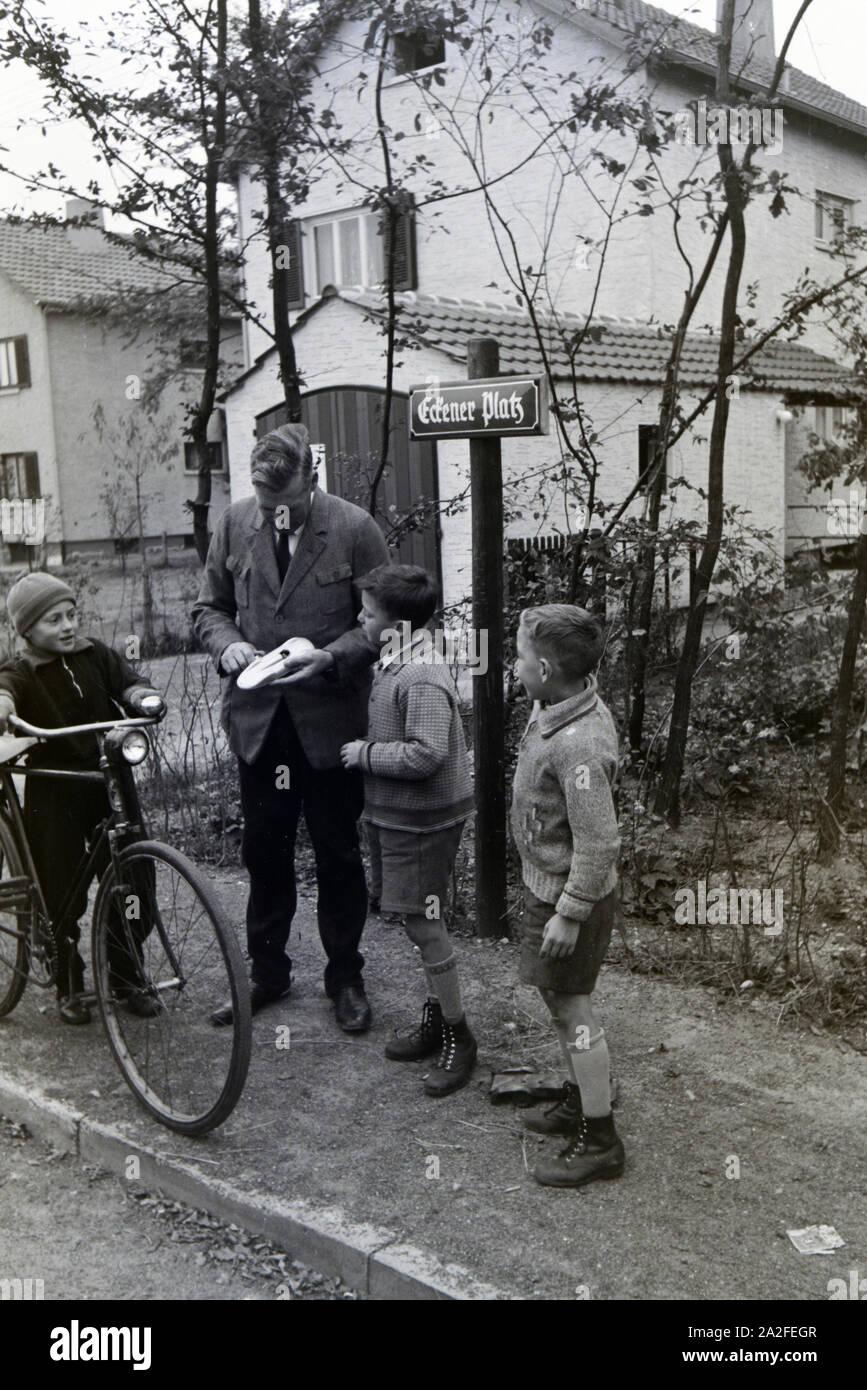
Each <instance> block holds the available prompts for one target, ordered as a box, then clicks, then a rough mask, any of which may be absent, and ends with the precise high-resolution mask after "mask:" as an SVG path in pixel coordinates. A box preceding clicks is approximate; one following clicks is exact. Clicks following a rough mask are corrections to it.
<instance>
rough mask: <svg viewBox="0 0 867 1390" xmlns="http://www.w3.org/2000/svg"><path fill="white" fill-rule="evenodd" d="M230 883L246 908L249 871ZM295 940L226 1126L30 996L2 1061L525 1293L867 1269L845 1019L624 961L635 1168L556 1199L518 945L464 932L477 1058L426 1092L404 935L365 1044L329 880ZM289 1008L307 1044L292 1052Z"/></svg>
mask: <svg viewBox="0 0 867 1390" xmlns="http://www.w3.org/2000/svg"><path fill="white" fill-rule="evenodd" d="M215 878H216V882H217V884H218V887H219V891H220V893H221V896H222V898H223V901H224V903H225V904H226V906H227V908H228V909H229V912H230V915H231V917H232V920H233V921H234V922H235V923H236V924H240V923H241V922H242V920H243V905H244V901H245V883H244V880H243V877H242V875H241V874H239V873H238V872H237V871H235V872H226V871H222V872H218V873H217V874H216V875H215ZM292 949H293V959H294V962H295V984H294V986H293V993H292V996H291V998H290V999H289V1000H287V1001H285V1002H281V1004H279V1005H278V1006H276V1007H275V1008H273V1009H270V1010H267V1011H263V1013H261V1014H260V1015H259V1016H258V1017H257V1018H256V1019H255V1021H254V1048H253V1059H252V1063H251V1068H250V1076H249V1079H248V1083H247V1087H246V1091H245V1093H244V1095H243V1097H242V1099H241V1101H240V1103H239V1105H238V1107H237V1109H236V1110H235V1112H234V1113H233V1114H232V1115H231V1116H230V1117H229V1119H228V1120H227V1122H226V1123H225V1124H224V1125H223V1127H222V1128H221V1129H220V1130H219V1131H217V1132H215V1133H214V1134H212V1135H210V1136H208V1137H207V1138H206V1139H203V1140H198V1141H187V1140H183V1139H182V1138H180V1137H178V1136H176V1135H169V1134H168V1132H167V1131H165V1130H161V1129H160V1128H159V1126H158V1125H156V1124H154V1123H152V1122H151V1121H150V1120H149V1119H148V1117H146V1116H144V1115H143V1114H142V1113H141V1112H140V1111H138V1110H137V1108H136V1106H135V1103H134V1102H133V1100H132V1098H131V1096H130V1094H129V1093H128V1091H127V1089H126V1086H125V1083H124V1082H123V1081H122V1079H121V1078H120V1075H119V1074H118V1073H117V1072H116V1071H115V1069H114V1066H113V1063H112V1061H111V1058H110V1055H109V1052H108V1048H107V1045H106V1043H105V1040H104V1038H103V1037H102V1035H101V1032H100V1029H99V1026H98V1025H94V1026H93V1027H91V1028H82V1029H68V1028H64V1027H63V1025H61V1024H60V1023H59V1021H58V1020H57V1019H56V1017H55V1015H54V1013H53V1010H52V1009H51V1007H50V1006H49V1005H48V1004H47V1002H46V1000H45V998H44V997H42V996H40V995H39V993H38V992H37V991H36V990H34V989H32V988H31V989H29V990H28V991H27V993H26V994H25V997H24V999H23V1000H22V1002H21V1004H19V1006H18V1008H17V1010H16V1011H15V1013H14V1014H12V1015H11V1016H10V1017H9V1018H8V1019H6V1020H4V1021H3V1022H2V1023H0V1068H2V1070H3V1072H4V1073H5V1074H7V1075H9V1076H11V1077H12V1078H14V1079H16V1080H21V1081H24V1082H27V1081H29V1082H31V1083H32V1084H36V1085H38V1086H39V1087H40V1088H41V1089H42V1090H43V1091H45V1092H47V1093H48V1094H49V1095H51V1096H54V1097H57V1098H62V1099H64V1100H66V1101H67V1102H70V1103H72V1104H74V1105H76V1106H78V1107H79V1108H81V1109H83V1110H84V1111H85V1112H86V1113H87V1114H88V1115H89V1116H91V1117H92V1118H94V1119H97V1120H104V1121H111V1122H113V1123H119V1124H121V1126H122V1127H125V1128H127V1129H128V1130H129V1132H130V1134H131V1135H135V1136H137V1137H138V1138H139V1139H140V1140H141V1141H142V1142H143V1143H145V1144H147V1145H148V1146H149V1147H151V1148H156V1149H157V1150H159V1151H161V1152H165V1153H171V1154H174V1155H178V1156H184V1157H186V1158H187V1159H188V1160H189V1161H191V1162H193V1163H194V1164H195V1163H196V1162H197V1161H198V1162H199V1163H200V1165H201V1166H202V1168H203V1171H206V1172H209V1173H211V1174H217V1175H218V1176H219V1177H220V1178H222V1179H225V1180H226V1181H228V1182H231V1183H232V1184H234V1185H236V1186H239V1187H241V1188H242V1189H244V1190H246V1191H252V1192H261V1193H268V1194H273V1195H276V1196H278V1197H284V1198H294V1197H303V1198H306V1199H308V1200H310V1201H312V1202H319V1203H321V1204H322V1205H328V1206H338V1207H340V1208H342V1209H343V1211H344V1212H345V1214H346V1215H347V1216H348V1217H349V1218H350V1219H352V1220H355V1221H365V1220H368V1221H371V1222H373V1223H375V1224H376V1225H377V1226H380V1227H385V1228H387V1229H389V1230H391V1231H394V1232H396V1233H398V1234H399V1235H401V1236H402V1237H403V1238H404V1239H406V1240H408V1241H411V1242H412V1243H414V1244H416V1245H418V1246H421V1247H422V1248H424V1249H427V1250H428V1251H430V1252H432V1253H434V1254H436V1255H437V1256H438V1257H439V1258H440V1259H442V1260H446V1261H457V1262H458V1263H460V1264H463V1265H465V1266H467V1267H469V1268H470V1269H471V1270H472V1271H473V1273H475V1274H476V1275H477V1276H478V1277H480V1278H483V1279H485V1280H486V1281H488V1282H491V1283H493V1284H495V1285H498V1286H499V1287H501V1288H503V1289H505V1290H507V1291H508V1292H510V1293H512V1294H515V1295H517V1296H519V1297H522V1298H535V1299H544V1300H560V1299H572V1298H576V1297H584V1296H586V1295H588V1294H589V1296H590V1297H591V1298H593V1299H613V1298H623V1299H648V1298H650V1299H663V1300H680V1299H694V1298H699V1299H710V1300H714V1299H724V1298H739V1299H751V1300H770V1299H804V1300H823V1299H827V1297H828V1283H827V1281H828V1280H829V1279H831V1278H832V1277H843V1278H844V1279H845V1278H848V1272H849V1271H850V1270H851V1269H853V1268H859V1267H860V1268H861V1269H862V1270H863V1269H864V1268H865V1266H867V1205H865V1201H864V1198H865V1196H867V1174H865V1170H864V1166H863V1134H864V1130H865V1120H867V1086H865V1078H867V1060H865V1058H864V1057H862V1056H860V1055H859V1054H858V1053H857V1052H855V1051H854V1050H853V1049H852V1048H850V1047H848V1046H847V1045H846V1044H845V1043H843V1042H842V1041H841V1040H839V1039H835V1038H833V1037H832V1036H830V1035H822V1036H816V1035H815V1034H813V1033H810V1032H802V1031H798V1030H797V1029H796V1028H794V1027H793V1026H787V1025H786V1023H785V1022H783V1023H782V1024H781V1025H780V1026H777V1024H776V1021H775V1020H776V1017H777V1013H778V1009H776V1008H775V1007H774V1005H773V1003H772V1002H771V1001H766V1000H761V999H758V998H751V997H749V992H747V994H745V995H742V996H741V997H740V998H737V999H732V1000H731V1001H726V1000H724V999H720V998H719V997H717V996H716V995H715V994H714V993H713V992H711V991H709V990H707V989H701V988H698V987H687V986H684V985H680V984H672V983H667V982H664V981H660V980H657V979H653V978H649V977H647V976H642V975H637V974H630V973H629V972H628V971H627V970H625V969H624V968H622V967H620V966H614V965H609V966H607V967H606V968H605V969H604V970H603V973H602V977H601V980H600V985H599V989H598V995H597V998H598V1003H599V1013H600V1015H601V1017H602V1020H603V1023H604V1026H605V1028H606V1032H607V1035H608V1038H609V1042H610V1046H611V1051H612V1058H613V1065H614V1069H615V1072H616V1075H617V1077H618V1080H619V1085H620V1098H619V1103H618V1108H617V1111H616V1112H615V1113H616V1117H617V1125H618V1129H619V1131H620V1132H621V1134H622V1137H623V1139H624V1143H625V1146H626V1151H627V1171H626V1174H625V1176H624V1177H623V1178H622V1179H621V1180H620V1181H618V1182H614V1183H605V1184H598V1185H596V1186H593V1187H590V1188H588V1189H585V1190H584V1191H583V1192H581V1193H575V1192H568V1191H565V1192H564V1191H552V1190H550V1189H542V1188H540V1187H538V1186H537V1185H536V1184H534V1183H533V1181H532V1178H531V1176H530V1174H529V1171H528V1170H529V1169H530V1168H532V1165H533V1161H534V1159H535V1157H536V1155H537V1154H538V1153H539V1152H540V1151H542V1148H543V1145H546V1144H547V1146H548V1147H551V1146H553V1144H554V1143H556V1141H542V1140H538V1139H536V1138H534V1137H530V1136H527V1135H525V1134H524V1133H523V1131H522V1127H521V1115H520V1112H519V1111H516V1110H514V1109H512V1108H511V1107H509V1106H507V1107H501V1106H498V1107H494V1106H492V1105H491V1103H490V1101H489V1098H488V1087H489V1082H490V1075H491V1071H492V1069H493V1070H502V1069H503V1068H506V1067H509V1066H515V1065H518V1064H526V1063H529V1064H532V1065H537V1066H538V1067H540V1068H542V1069H547V1068H548V1067H556V1065H557V1052H556V1047H555V1045H554V1044H553V1041H552V1038H551V1036H550V1034H549V1030H548V1027H547V1025H546V1024H545V1021H544V1010H543V1007H542V1005H541V1001H539V1000H538V997H537V996H534V993H533V991H531V990H528V989H525V988H524V987H522V986H519V985H518V984H517V983H516V978H517V964H516V948H515V947H514V946H513V945H511V944H509V943H503V942H500V943H492V944H488V943H481V942H477V941H472V940H470V941H467V940H460V941H459V942H458V945H457V949H458V952H459V959H460V963H461V969H462V976H463V982H464V989H465V997H466V1003H467V1011H468V1015H469V1018H470V1021H471V1023H472V1024H473V1027H474V1029H475V1030H476V1032H477V1034H478V1036H479V1041H480V1060H479V1066H478V1071H477V1074H476V1076H475V1078H474V1080H473V1081H472V1082H471V1084H470V1085H469V1086H468V1087H467V1088H465V1089H464V1090H463V1091H461V1092H458V1093H457V1094H456V1095H454V1096H452V1097H449V1098H447V1099H445V1100H442V1101H434V1100H431V1099H428V1098H427V1097H425V1096H424V1095H423V1093H422V1088H421V1080H422V1077H423V1075H424V1073H425V1064H419V1065H415V1066H399V1065H396V1064H394V1063H389V1062H388V1061H386V1060H385V1058H384V1057H383V1052H382V1049H383V1044H384V1042H385V1039H386V1037H387V1034H388V1032H389V1031H390V1029H391V1028H392V1027H393V1026H395V1025H397V1026H405V1025H407V1024H408V1023H410V1022H413V1021H414V1018H415V1015H416V1013H417V1010H418V1006H419V1003H420V1000H421V997H422V996H421V971H420V968H419V963H418V957H417V955H416V954H415V952H414V950H413V949H412V948H411V947H409V945H408V943H407V942H406V940H405V939H404V938H403V936H402V933H401V930H400V928H399V927H397V926H389V925H387V924H385V923H383V922H382V921H381V920H380V919H379V918H377V917H373V918H371V920H370V921H369V923H368V927H367V929H366V935H365V951H366V954H367V956H368V964H367V968H366V972H365V973H366V979H367V984H368V990H369V993H370V996H371V1001H372V1005H373V1009H374V1015H375V1022H374V1027H373V1029H372V1031H371V1032H370V1033H369V1034H368V1035H366V1036H362V1037H347V1036H346V1035H344V1034H343V1033H341V1032H340V1030H339V1029H338V1028H337V1026H336V1024H335V1022H334V1020H333V1016H332V1013H331V1009H330V1006H329V1005H328V1002H327V1000H325V998H324V997H323V994H322V990H321V970H322V965H323V956H322V951H321V946H320V944H319V941H318V934H317V931H316V927H315V917H314V912H313V901H312V900H311V898H310V896H309V894H305V895H303V896H302V899H301V902H300V906H299V913H298V917H297V919H296V923H295V927H294V928H293V946H292ZM40 1005H41V1006H42V1008H43V1009H45V1012H44V1013H43V1012H40ZM284 1024H288V1025H289V1027H290V1048H289V1050H288V1051H285V1050H280V1049H278V1047H277V1039H278V1037H279V1033H278V1031H277V1030H278V1028H279V1027H280V1026H281V1025H284ZM733 1158H734V1159H736V1160H737V1163H736V1164H733V1163H732V1161H731V1160H732V1159H733ZM432 1159H436V1160H438V1162H436V1163H433V1162H431V1160H432ZM735 1170H737V1171H738V1173H739V1176H737V1177H734V1176H727V1174H733V1173H734V1171H735ZM820 1223H826V1224H831V1225H833V1226H835V1227H836V1229H837V1230H838V1231H839V1233H840V1234H841V1236H842V1237H843V1239H844V1240H845V1242H846V1244H845V1246H844V1247H843V1248H842V1249H840V1250H838V1251H837V1252H835V1254H834V1255H832V1256H828V1257H826V1258H822V1259H820V1258H818V1257H810V1256H804V1255H800V1254H798V1253H797V1252H796V1251H795V1249H794V1248H793V1246H792V1245H791V1243H790V1241H789V1240H788V1238H787V1236H786V1231H787V1230H788V1229H794V1228H800V1227H803V1226H808V1225H814V1224H820Z"/></svg>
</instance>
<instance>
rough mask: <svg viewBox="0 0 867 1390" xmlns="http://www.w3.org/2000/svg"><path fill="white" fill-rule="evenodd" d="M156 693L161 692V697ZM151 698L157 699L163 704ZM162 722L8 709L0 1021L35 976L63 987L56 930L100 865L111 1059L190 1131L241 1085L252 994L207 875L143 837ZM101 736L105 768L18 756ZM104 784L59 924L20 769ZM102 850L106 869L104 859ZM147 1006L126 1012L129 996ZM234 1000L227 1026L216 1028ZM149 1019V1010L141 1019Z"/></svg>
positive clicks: (94, 940)
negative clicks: (53, 742) (33, 762)
mask: <svg viewBox="0 0 867 1390" xmlns="http://www.w3.org/2000/svg"><path fill="white" fill-rule="evenodd" d="M152 698H154V697H152ZM155 707H156V706H155V705H154V706H151V708H155ZM158 722H159V720H158V718H157V717H147V716H146V717H144V718H140V719H117V720H112V721H107V722H102V723H91V724H77V725H72V726H68V727H66V728H59V729H40V728H37V727H35V726H34V725H32V724H28V723H27V722H26V721H25V720H23V719H19V718H16V717H15V716H14V715H13V716H11V717H10V719H9V724H10V726H11V727H14V728H15V729H16V731H19V732H20V733H21V734H23V735H24V736H25V737H23V738H15V739H12V740H8V741H7V742H9V743H11V744H14V745H15V746H14V747H9V748H8V751H7V750H4V749H3V748H2V743H3V742H4V740H0V1018H2V1017H3V1016H5V1015H6V1014H9V1013H11V1011H12V1010H13V1009H14V1008H15V1006H16V1004H17V1003H18V1001H19V1000H20V998H21V996H22V994H23V992H24V989H25V987H26V985H27V982H28V979H29V980H30V981H31V982H32V983H33V984H35V985H37V986H38V987H40V988H42V989H49V988H51V987H52V986H53V985H55V984H56V982H57V945H56V943H57V939H58V938H59V937H61V935H65V934H66V928H67V927H70V926H73V925H74V923H73V922H72V921H70V909H71V907H72V904H73V903H74V902H75V899H76V897H77V896H78V897H79V901H80V894H81V893H82V892H86V891H87V890H89V888H90V886H91V884H92V883H93V880H94V878H95V877H96V875H97V872H98V869H99V868H100V867H101V868H102V874H101V879H100V883H99V888H98V890H97V894H96V900H95V903H94V908H93V919H92V935H91V968H92V971H93V980H94V988H93V990H92V991H81V992H80V993H79V994H78V995H77V996H75V997H76V998H78V999H79V1000H80V1001H81V1002H82V1003H85V1004H92V1003H93V1002H94V1001H96V1003H97V1004H98V1005H99V1011H100V1014H101V1016H102V1022H103V1026H104V1028H105V1032H106V1036H107V1037H108V1042H109V1046H110V1048H111V1051H112V1054H113V1056H114V1059H115V1061H116V1063H117V1065H118V1067H119V1068H120V1070H121V1072H122V1074H123V1076H124V1079H125V1080H126V1082H127V1084H128V1085H129V1087H130V1089H131V1090H132V1092H133V1094H134V1095H135V1097H136V1099H137V1100H138V1101H139V1102H140V1103H141V1104H142V1105H143V1106H144V1108H145V1109H146V1110H147V1111H149V1112H150V1114H151V1115H153V1116H154V1117H155V1118H156V1119H157V1120H159V1121H160V1122H161V1123H162V1124H164V1125H167V1126H168V1128H169V1129H173V1130H177V1131H178V1132H179V1133H181V1134H205V1133H207V1132H208V1131H209V1130H211V1129H213V1128H214V1127H215V1126H216V1125H219V1124H221V1123H222V1122H223V1121H224V1120H225V1119H226V1117H227V1116H228V1115H229V1114H230V1113H231V1111H232V1110H233V1108H234V1106H235V1105H236V1103H237V1101H238V1098H239V1097H240V1095H241V1092H242V1090H243V1088H244V1082H245V1080H246V1076H247V1069H248V1066H249V1062H250V1048H251V1033H252V1023H251V1013H250V992H249V986H248V984H247V976H246V971H245V969H244V963H243V959H242V956H241V951H240V948H239V946H238V943H237V941H236V939H235V933H234V931H233V930H232V927H231V924H230V923H229V921H228V918H227V917H226V915H225V912H224V910H223V908H222V906H221V905H220V902H219V900H218V899H217V897H216V895H215V894H214V892H213V890H212V888H211V886H210V884H209V883H208V882H207V880H206V879H205V878H204V876H203V875H202V874H201V873H200V871H199V870H198V869H197V868H196V866H195V865H194V864H193V863H192V862H191V861H190V860H189V859H188V858H187V857H186V856H185V855H183V854H181V853H180V852H179V851H178V850H176V849H174V848H172V846H170V845H167V844H163V843H161V842H160V841H158V840H152V839H149V838H148V836H147V831H146V826H145V822H144V817H143V815H142V811H141V806H140V803H139V797H138V791H137V788H136V784H135V778H134V776H133V772H132V769H133V767H135V766H137V765H139V764H140V763H142V762H143V761H144V760H145V758H146V757H147V756H148V753H149V751H150V744H149V741H148V738H147V735H146V734H145V733H144V730H145V728H147V727H149V726H151V725H154V724H156V723H158ZM83 733H95V734H96V736H97V741H98V744H99V771H79V770H74V769H73V770H63V769H59V768H41V767H39V768H34V767H30V766H28V764H26V763H22V762H21V761H20V758H21V757H22V756H23V754H24V753H26V752H27V751H28V750H29V749H30V748H31V747H33V745H34V744H35V743H36V742H38V741H40V740H47V739H54V738H62V737H64V736H67V735H70V734H83ZM19 776H23V777H25V778H27V777H52V778H60V779H70V778H72V779H75V780H76V781H79V782H81V783H82V785H83V784H84V783H85V782H90V783H94V782H102V784H103V785H104V786H105V788H106V791H107V793H108V800H109V806H110V813H109V815H108V816H107V817H106V818H105V820H103V821H102V822H100V824H99V825H98V826H97V827H96V829H95V831H94V833H93V835H92V837H91V839H90V842H89V844H88V846H87V848H86V849H85V852H84V854H83V856H82V858H81V860H80V863H79V866H78V869H77V871H76V873H75V875H74V876H73V882H72V883H71V884H70V885H69V889H68V891H67V893H66V895H65V897H64V900H63V904H62V906H61V908H60V909H59V910H58V912H57V913H56V915H55V918H54V920H53V921H52V920H51V919H50V917H49V913H48V911H47V909H46V905H45V897H44V894H43V889H42V886H41V884H40V882H39V875H38V874H37V871H36V867H35V864H34V860H33V856H32V854H31V850H30V846H29V844H28V840H27V833H26V829H25V824H24V815H23V809H22V806H21V803H20V801H19V799H18V793H17V789H16V786H15V783H14V780H13V779H14V778H15V777H19ZM106 848H107V851H108V864H107V866H106V864H105V855H106ZM132 991H135V993H136V995H137V997H138V998H139V999H141V998H142V997H143V998H144V999H145V1000H147V1001H148V1003H147V1006H146V1010H145V1011H144V1013H132V1012H131V1011H130V1009H129V1008H128V1007H127V1004H128V1001H129V997H130V993H131V992H132ZM227 994H228V996H229V997H230V998H231V1000H232V1019H233V1022H232V1026H231V1028H226V1029H223V1030H221V1031H220V1032H219V1033H217V1032H215V1030H214V1029H213V1028H212V1027H211V1025H210V1021H209V1019H210V1014H211V1012H212V1011H213V1009H214V1008H215V1007H216V1006H217V1005H218V1004H220V1003H221V1002H223V1001H224V1000H225V999H226V997H227ZM145 1014H146V1016H145Z"/></svg>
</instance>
